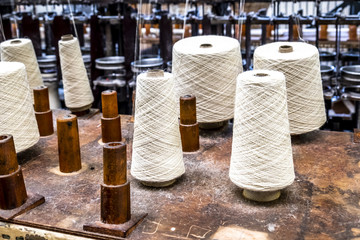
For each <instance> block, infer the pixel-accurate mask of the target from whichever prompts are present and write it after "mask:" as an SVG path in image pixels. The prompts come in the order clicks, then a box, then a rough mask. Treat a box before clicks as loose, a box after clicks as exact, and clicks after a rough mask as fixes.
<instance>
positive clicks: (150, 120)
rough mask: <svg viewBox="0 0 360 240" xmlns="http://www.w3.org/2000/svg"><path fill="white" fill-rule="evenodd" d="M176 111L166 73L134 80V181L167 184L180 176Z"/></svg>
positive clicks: (170, 83) (170, 77) (179, 146)
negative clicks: (135, 82) (135, 81)
mask: <svg viewBox="0 0 360 240" xmlns="http://www.w3.org/2000/svg"><path fill="white" fill-rule="evenodd" d="M177 108H178V105H177V104H176V100H175V95H174V84H173V78H172V75H171V74H170V73H163V72H161V71H160V72H154V73H153V72H148V73H143V74H140V75H139V76H138V77H137V86H136V103H135V122H134V138H133V152H132V165H131V175H133V176H134V177H135V178H136V179H138V180H141V181H146V182H167V181H171V180H173V179H175V178H177V177H179V176H181V175H182V174H184V172H185V167H184V162H183V153H182V147H181V138H180V131H179V120H178V117H177V113H176V109H177Z"/></svg>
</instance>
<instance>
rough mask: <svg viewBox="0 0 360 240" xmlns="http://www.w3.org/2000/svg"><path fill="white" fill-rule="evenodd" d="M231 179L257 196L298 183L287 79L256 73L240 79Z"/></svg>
mask: <svg viewBox="0 0 360 240" xmlns="http://www.w3.org/2000/svg"><path fill="white" fill-rule="evenodd" d="M229 176H230V179H231V181H232V182H233V183H235V184H236V185H237V186H239V187H241V188H244V189H246V190H250V191H255V192H271V191H276V190H280V189H283V188H285V187H287V186H289V185H290V184H291V183H292V182H293V181H294V177H295V174H294V166H293V158H292V148H291V139H290V131H289V121H288V113H287V100H286V86H285V77H284V75H283V74H282V73H280V72H276V71H267V70H255V71H248V72H244V73H242V74H240V75H239V77H238V79H237V86H236V103H235V117H234V128H233V142H232V153H231V163H230V174H229Z"/></svg>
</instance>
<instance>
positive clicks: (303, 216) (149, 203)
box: [0, 112, 360, 239]
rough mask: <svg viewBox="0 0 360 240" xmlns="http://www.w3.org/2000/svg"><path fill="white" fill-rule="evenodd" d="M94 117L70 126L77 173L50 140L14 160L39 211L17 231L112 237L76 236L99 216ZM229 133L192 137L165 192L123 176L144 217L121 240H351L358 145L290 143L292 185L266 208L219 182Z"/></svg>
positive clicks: (344, 141) (344, 137) (324, 135)
mask: <svg viewBox="0 0 360 240" xmlns="http://www.w3.org/2000/svg"><path fill="white" fill-rule="evenodd" d="M56 114H59V112H56ZM100 117H101V116H100V114H95V115H94V116H93V117H91V118H90V119H84V118H81V117H80V118H79V132H80V144H81V156H82V163H83V169H82V171H80V172H79V173H75V174H74V173H72V174H62V173H60V172H59V170H58V154H57V139H56V134H54V135H52V136H50V137H47V138H42V139H41V140H40V141H39V143H38V144H37V145H35V146H34V147H32V148H31V149H29V150H27V151H25V152H22V153H20V154H19V156H18V159H19V162H20V163H21V164H22V166H23V172H24V177H25V182H26V186H27V189H28V191H31V192H34V193H39V194H41V195H43V196H45V198H46V203H45V204H43V205H41V206H39V207H37V208H36V209H33V210H31V211H30V212H28V213H25V214H23V215H21V216H18V217H16V218H15V220H14V221H15V222H16V223H19V224H22V225H27V226H32V227H41V228H43V229H47V230H56V231H60V232H63V233H71V234H74V235H76V236H83V237H85V236H88V237H91V238H97V239H111V238H110V237H104V236H100V235H98V236H95V235H93V234H92V233H87V232H84V231H83V230H82V229H83V225H84V224H85V223H90V222H94V221H97V220H99V218H100V183H101V182H102V166H103V165H102V146H101V145H99V143H98V141H99V140H100V139H101V136H100V132H101V130H100V129H101V126H100ZM54 119H56V118H54ZM129 120H130V117H126V116H122V133H123V137H124V138H125V139H126V142H127V143H128V170H129V168H130V166H131V164H130V163H131V141H130V140H131V135H132V128H133V124H132V123H130V121H129ZM231 127H232V126H231V124H230V125H227V126H226V127H223V128H222V129H220V130H217V131H206V132H204V131H201V132H200V145H201V148H200V150H199V151H198V152H196V153H192V154H184V160H185V165H186V174H185V175H184V176H182V177H181V178H180V179H179V180H178V181H177V182H176V183H175V184H174V185H173V186H170V187H167V188H149V187H145V186H143V185H141V184H140V183H138V182H137V181H136V180H134V179H133V178H132V177H131V175H130V174H128V175H129V181H130V182H131V198H132V203H131V205H132V213H133V214H142V213H148V214H149V215H148V216H147V217H146V219H145V220H144V222H143V223H141V224H140V225H139V226H138V227H137V228H136V229H135V230H134V232H133V233H132V234H131V235H130V237H129V238H130V239H355V238H356V237H360V205H359V204H360V184H359V180H360V169H359V165H360V164H359V159H360V144H359V143H353V134H352V133H345V132H325V131H315V132H312V133H309V134H305V135H302V136H296V137H293V139H292V143H293V154H294V162H295V170H296V180H295V182H294V183H293V184H292V185H291V186H290V187H288V188H287V189H285V190H284V191H283V192H282V195H281V197H280V198H279V199H278V200H276V201H275V202H272V203H254V202H250V201H248V200H246V199H244V198H243V197H242V195H241V189H239V188H238V187H236V186H235V185H234V184H233V183H232V182H231V181H230V179H229V177H228V170H229V162H230V153H231V133H232V130H231ZM0 239H1V235H0Z"/></svg>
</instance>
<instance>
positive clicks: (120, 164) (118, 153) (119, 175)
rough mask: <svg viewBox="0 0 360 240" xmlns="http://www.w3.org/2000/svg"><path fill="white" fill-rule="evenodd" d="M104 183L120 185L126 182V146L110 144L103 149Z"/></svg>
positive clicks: (116, 143)
mask: <svg viewBox="0 0 360 240" xmlns="http://www.w3.org/2000/svg"><path fill="white" fill-rule="evenodd" d="M103 160H104V183H105V184H106V185H122V184H125V183H126V181H127V167H126V166H127V164H126V144H125V143H122V142H111V143H107V144H105V146H104V148H103Z"/></svg>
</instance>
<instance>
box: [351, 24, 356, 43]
mask: <svg viewBox="0 0 360 240" xmlns="http://www.w3.org/2000/svg"><path fill="white" fill-rule="evenodd" d="M357 40H358V37H357V26H356V25H349V41H357Z"/></svg>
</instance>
